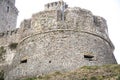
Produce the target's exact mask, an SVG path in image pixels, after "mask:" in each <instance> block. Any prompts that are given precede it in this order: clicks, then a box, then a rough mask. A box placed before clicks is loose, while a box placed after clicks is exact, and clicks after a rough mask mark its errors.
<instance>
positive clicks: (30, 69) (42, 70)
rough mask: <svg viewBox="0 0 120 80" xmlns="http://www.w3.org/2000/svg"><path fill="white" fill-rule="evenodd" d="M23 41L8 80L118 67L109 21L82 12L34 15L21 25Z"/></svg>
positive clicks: (75, 10) (52, 12)
mask: <svg viewBox="0 0 120 80" xmlns="http://www.w3.org/2000/svg"><path fill="white" fill-rule="evenodd" d="M19 31H20V40H19V43H18V46H17V52H16V55H15V57H14V58H13V63H12V65H10V66H9V68H7V69H6V74H5V80H15V79H20V78H24V77H32V76H38V75H43V74H46V73H49V72H54V71H69V70H73V69H76V68H78V67H81V66H91V65H104V64H116V60H115V58H114V55H113V50H114V46H113V44H112V43H111V41H110V39H109V37H108V33H107V25H106V21H105V19H103V18H102V17H99V16H94V15H93V14H92V13H91V12H90V11H88V10H85V9H81V8H67V9H66V10H65V12H64V21H63V20H61V11H60V10H51V11H43V12H39V13H37V14H34V15H33V16H32V18H31V19H28V20H25V21H23V22H22V24H21V29H19Z"/></svg>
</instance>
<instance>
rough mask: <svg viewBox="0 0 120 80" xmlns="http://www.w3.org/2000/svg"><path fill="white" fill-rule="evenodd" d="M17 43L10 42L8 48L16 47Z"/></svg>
mask: <svg viewBox="0 0 120 80" xmlns="http://www.w3.org/2000/svg"><path fill="white" fill-rule="evenodd" d="M17 45H18V43H11V44H10V45H9V48H10V49H16V47H17Z"/></svg>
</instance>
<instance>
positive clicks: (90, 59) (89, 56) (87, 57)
mask: <svg viewBox="0 0 120 80" xmlns="http://www.w3.org/2000/svg"><path fill="white" fill-rule="evenodd" d="M84 58H85V59H87V60H89V61H93V58H94V56H92V55H84Z"/></svg>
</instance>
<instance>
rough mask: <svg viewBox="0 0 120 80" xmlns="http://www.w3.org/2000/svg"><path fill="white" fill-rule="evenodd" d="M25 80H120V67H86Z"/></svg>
mask: <svg viewBox="0 0 120 80" xmlns="http://www.w3.org/2000/svg"><path fill="white" fill-rule="evenodd" d="M24 80H120V65H104V66H84V67H82V68H79V69H77V70H74V71H71V72H66V73H61V72H59V71H57V72H54V73H50V74H47V75H43V76H39V77H36V78H27V79H24Z"/></svg>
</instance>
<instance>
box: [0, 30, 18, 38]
mask: <svg viewBox="0 0 120 80" xmlns="http://www.w3.org/2000/svg"><path fill="white" fill-rule="evenodd" d="M18 30H19V28H16V29H15V30H12V31H6V32H2V33H0V38H2V37H4V36H12V35H15V34H17V32H18Z"/></svg>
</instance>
